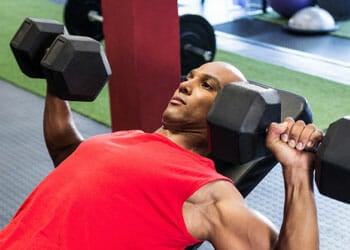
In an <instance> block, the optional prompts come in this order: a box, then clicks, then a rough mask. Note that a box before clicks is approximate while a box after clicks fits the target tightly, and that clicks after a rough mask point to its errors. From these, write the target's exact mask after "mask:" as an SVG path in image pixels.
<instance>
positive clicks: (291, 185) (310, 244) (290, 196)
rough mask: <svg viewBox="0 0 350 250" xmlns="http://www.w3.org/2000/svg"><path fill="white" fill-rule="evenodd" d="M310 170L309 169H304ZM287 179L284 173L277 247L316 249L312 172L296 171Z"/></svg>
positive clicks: (317, 240) (315, 214)
mask: <svg viewBox="0 0 350 250" xmlns="http://www.w3.org/2000/svg"><path fill="white" fill-rule="evenodd" d="M304 171H310V170H304ZM295 174H297V175H302V176H297V177H295V176H294V177H293V178H292V179H293V180H291V181H288V178H289V177H290V176H286V175H287V174H285V179H286V180H287V181H285V204H284V220H283V224H282V228H281V231H280V236H279V240H278V244H277V249H306V250H312V249H318V248H319V238H318V235H319V233H318V223H317V212H316V204H315V200H314V194H313V186H312V174H311V173H302V171H298V173H295Z"/></svg>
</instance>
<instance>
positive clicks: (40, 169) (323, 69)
mask: <svg viewBox="0 0 350 250" xmlns="http://www.w3.org/2000/svg"><path fill="white" fill-rule="evenodd" d="M55 1H60V0H55ZM237 2H238V1H237ZM233 3H234V2H233V0H206V1H205V2H204V5H201V1H200V0H186V1H185V0H183V1H179V14H183V13H196V14H202V15H203V16H205V17H206V18H207V19H208V21H209V22H210V23H211V24H212V25H213V26H214V27H219V25H223V24H226V25H228V23H230V22H232V21H233V20H236V19H237V18H240V17H243V16H244V17H245V18H247V19H250V18H249V17H247V14H249V15H251V14H254V13H256V12H259V11H260V9H259V4H260V1H259V0H254V1H253V0H251V1H250V3H251V4H252V7H251V8H250V9H249V10H248V11H246V10H243V9H242V8H241V7H240V6H238V5H235V4H233ZM216 32H217V43H218V48H221V49H226V50H229V51H232V52H235V53H238V54H242V55H244V56H248V57H253V58H255V59H260V60H263V61H266V62H271V63H276V64H281V65H284V66H286V67H290V68H292V69H295V70H300V71H303V72H306V73H309V74H315V75H319V76H322V77H324V78H330V79H334V80H336V81H339V82H342V83H344V84H350V79H349V77H350V75H349V74H346V73H345V72H348V67H349V65H348V64H347V62H346V61H342V60H340V59H334V58H332V57H328V56H323V55H322V56H321V55H317V54H313V53H311V52H303V51H299V50H296V49H291V48H288V47H281V46H276V45H274V44H270V43H268V42H266V41H265V42H261V41H257V40H254V39H250V38H245V37H241V36H238V35H234V34H231V33H227V32H226V31H225V29H223V28H220V31H219V30H218V29H217V30H216ZM332 49H333V48H332ZM333 51H334V49H333ZM301 65H302V66H301ZM0 88H1V91H0V105H1V106H2V107H6V108H2V109H0V117H1V121H2V122H1V130H0V138H1V147H0V159H1V164H0V173H1V174H0V176H1V178H0V228H1V227H3V226H4V225H6V223H7V222H8V221H9V220H10V218H11V217H12V216H13V214H14V213H15V211H16V210H17V208H18V206H19V205H20V204H21V203H22V201H23V200H24V198H25V197H26V196H27V195H28V193H29V192H30V191H31V190H32V189H33V188H34V187H35V185H36V184H37V183H38V182H39V181H40V180H42V179H43V178H44V177H45V176H46V175H47V174H48V173H49V172H50V171H52V169H53V168H52V163H51V161H50V159H49V157H48V154H47V151H46V148H45V144H44V140H43V136H42V112H43V105H44V103H43V99H42V98H41V97H38V96H36V95H32V94H30V93H28V92H26V91H24V90H22V89H19V88H17V87H15V86H13V85H11V84H8V83H6V82H3V81H0ZM33 107H36V108H33ZM74 117H75V120H76V123H77V126H78V127H79V129H80V130H81V132H82V134H83V135H84V136H85V137H89V136H92V135H96V134H101V133H106V132H110V128H108V127H105V126H103V125H101V124H98V123H96V122H94V121H92V120H90V119H88V118H86V117H83V116H81V115H79V114H77V113H74ZM23 122H25V128H23ZM14 159H16V160H14ZM315 197H316V200H317V206H318V216H319V228H320V243H321V246H320V249H325V250H326V249H327V250H339V249H344V250H345V249H348V248H349V247H348V246H349V245H350V219H349V218H350V209H349V205H348V204H344V203H342V202H338V201H335V200H332V199H330V198H327V197H325V196H322V195H320V194H319V193H318V191H317V188H316V187H315ZM283 199H284V193H283V181H282V175H281V168H280V166H279V165H276V166H275V167H274V169H273V170H272V171H271V172H270V173H269V174H268V175H267V176H266V177H265V178H264V179H263V181H262V182H261V183H260V184H259V185H258V186H257V187H256V188H255V189H254V190H253V191H252V192H251V193H250V194H249V195H248V196H247V198H246V201H247V203H248V205H249V206H251V207H252V208H254V209H257V210H259V211H260V212H262V213H263V214H265V215H266V216H267V217H269V218H270V219H271V220H272V221H273V222H274V223H275V224H276V225H277V226H280V225H281V222H282V215H283ZM200 249H202V250H204V249H213V248H212V247H211V245H210V244H209V243H206V244H204V245H202V246H201V247H200Z"/></svg>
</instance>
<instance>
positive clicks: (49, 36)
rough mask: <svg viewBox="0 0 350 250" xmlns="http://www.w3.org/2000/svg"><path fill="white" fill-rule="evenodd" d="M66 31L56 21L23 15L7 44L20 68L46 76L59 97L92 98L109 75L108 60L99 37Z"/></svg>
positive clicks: (27, 72) (87, 99)
mask: <svg viewBox="0 0 350 250" xmlns="http://www.w3.org/2000/svg"><path fill="white" fill-rule="evenodd" d="M65 33H66V32H65V28H64V25H63V24H60V23H59V22H56V21H53V20H46V19H36V18H26V19H25V20H24V22H23V23H22V25H21V26H20V28H19V30H18V31H17V32H16V34H15V36H14V37H13V39H12V40H11V43H10V47H11V49H12V51H13V54H14V56H15V58H16V60H17V63H18V65H19V66H20V68H21V70H22V72H23V73H24V74H25V75H27V76H29V77H34V78H46V79H47V82H48V86H49V88H50V89H51V90H52V91H54V93H55V94H56V95H57V96H58V97H60V98H62V99H65V100H74V101H92V100H94V99H95V98H96V96H97V95H98V94H99V92H100V91H101V90H102V88H103V86H104V85H105V83H106V82H107V80H108V79H109V77H110V75H111V69H110V66H109V63H108V60H107V58H106V55H105V53H104V50H103V48H102V46H101V44H100V43H99V42H98V41H96V40H94V39H92V38H89V37H82V36H71V35H68V34H65Z"/></svg>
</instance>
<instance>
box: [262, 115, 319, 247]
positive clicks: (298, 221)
mask: <svg viewBox="0 0 350 250" xmlns="http://www.w3.org/2000/svg"><path fill="white" fill-rule="evenodd" d="M321 138H322V132H321V131H319V130H317V129H316V128H315V126H314V125H312V124H310V125H305V124H304V122H302V121H297V122H294V120H293V119H291V118H287V119H286V120H285V123H284V124H272V125H271V126H270V129H269V135H268V137H267V145H268V147H269V148H270V149H271V150H272V152H273V153H274V154H275V156H276V157H277V159H278V160H279V161H280V163H281V165H282V169H283V177H284V185H285V203H284V219H283V223H282V228H281V231H280V236H279V240H278V244H277V249H307V250H310V249H318V248H319V232H318V223H317V212H316V204H315V199H314V194H313V172H314V168H313V162H314V154H313V153H310V152H306V151H304V149H305V148H308V147H312V146H313V145H315V144H316V143H318V141H320V140H321ZM309 143H311V144H310V145H309Z"/></svg>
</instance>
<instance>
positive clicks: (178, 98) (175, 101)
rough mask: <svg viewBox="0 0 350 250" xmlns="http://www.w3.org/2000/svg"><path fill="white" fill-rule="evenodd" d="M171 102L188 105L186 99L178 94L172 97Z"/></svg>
mask: <svg viewBox="0 0 350 250" xmlns="http://www.w3.org/2000/svg"><path fill="white" fill-rule="evenodd" d="M170 103H171V104H174V105H186V103H185V101H184V100H183V99H182V98H180V97H178V96H174V97H173V98H171V99H170Z"/></svg>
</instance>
